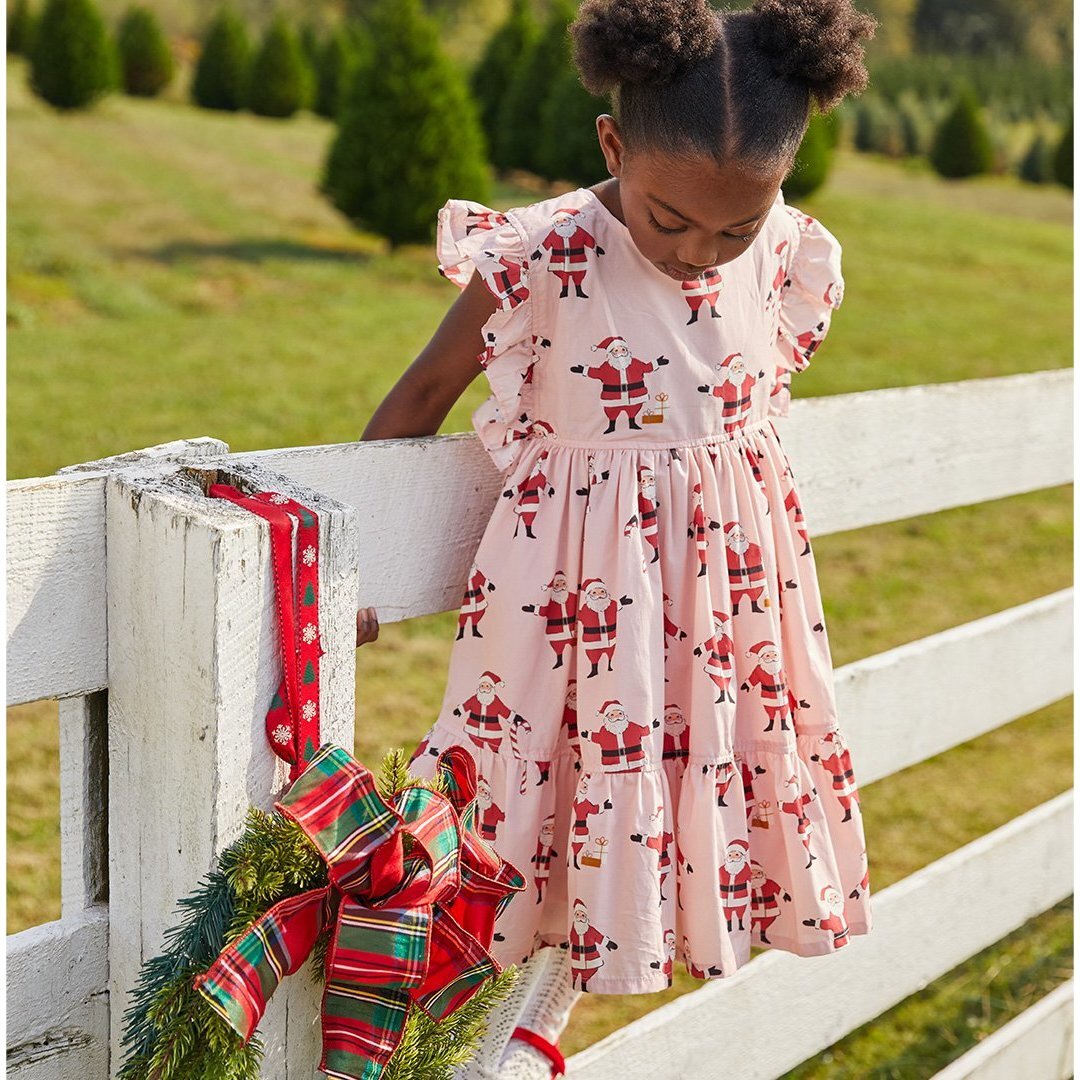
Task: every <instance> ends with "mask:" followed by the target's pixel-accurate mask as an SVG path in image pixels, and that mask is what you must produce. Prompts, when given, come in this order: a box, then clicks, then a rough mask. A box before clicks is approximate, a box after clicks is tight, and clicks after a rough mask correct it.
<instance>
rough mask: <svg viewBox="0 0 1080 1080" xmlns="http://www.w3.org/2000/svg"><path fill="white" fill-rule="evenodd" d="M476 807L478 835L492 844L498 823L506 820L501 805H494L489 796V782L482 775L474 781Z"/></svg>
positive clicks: (495, 836)
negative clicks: (477, 812)
mask: <svg viewBox="0 0 1080 1080" xmlns="http://www.w3.org/2000/svg"><path fill="white" fill-rule="evenodd" d="M476 807H477V810H478V811H479V822H478V823H479V826H480V836H481V837H482V838H483V839H484V840H486V841H487V842H488V843H489V844H492V845H494V843H495V841H496V839H497V834H498V828H499V825H500V824H501V823H502V822H504V821H505V820H506V814H505V813H503V811H502V809H501V807H499V806H496V805H495V800H494V799H493V798H492V796H491V784H490V783H488V781H487V778H486V777H483V776H481V777H479V778H478V779H477V781H476Z"/></svg>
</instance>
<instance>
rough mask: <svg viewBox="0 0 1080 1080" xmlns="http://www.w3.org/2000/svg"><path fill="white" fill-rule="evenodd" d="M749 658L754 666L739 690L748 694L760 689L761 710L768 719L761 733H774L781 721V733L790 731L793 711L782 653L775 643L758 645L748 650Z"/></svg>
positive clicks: (759, 643)
mask: <svg viewBox="0 0 1080 1080" xmlns="http://www.w3.org/2000/svg"><path fill="white" fill-rule="evenodd" d="M746 655H747V656H748V657H750V658H751V659H752V660H754V661H755V665H754V669H753V670H752V671H751V672H750V674H749V676H748V677H747V679H746V681H745V682H744V683H742V684H741V686H740V689H742V690H745V691H747V692H748V693H749V692H750V691H751V689H752V688H753V687H757V688H758V692H759V694H760V697H761V707H762V708H763V709H764V710H765V715H766V716H767V717H768V718H769V722H768V723H767V724H766V725H765V727H763V728H762V729H761V730H762V731H772V729H773V725H774V724H775V723H776V719H777V717H779V718H780V730H781V731H790V730H791V725H790V724H789V723H788V720H789V719H790V717H791V708H790V700H789V695H788V687H787V682H786V681H785V679H784V665H783V661H782V659H781V657H780V649H779V648H778V646H777V645H776V643H775V642H772V641H759V642H757V643H756V644H755V645H752V646H751V647H750V648H749V649H747V650H746Z"/></svg>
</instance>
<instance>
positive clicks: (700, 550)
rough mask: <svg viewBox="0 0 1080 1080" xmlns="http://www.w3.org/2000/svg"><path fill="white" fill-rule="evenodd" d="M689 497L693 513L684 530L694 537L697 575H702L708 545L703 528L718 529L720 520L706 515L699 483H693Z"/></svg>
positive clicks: (703, 573)
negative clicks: (697, 566)
mask: <svg viewBox="0 0 1080 1080" xmlns="http://www.w3.org/2000/svg"><path fill="white" fill-rule="evenodd" d="M690 498H691V500H692V502H693V507H694V514H693V517H692V519H691V522H690V527H689V528H688V529H687V530H686V535H687V536H692V537H693V538H694V544H695V546H696V547H697V556H698V562H699V563H700V566H699V568H698V572H697V576H698V577H703V576H704V575H705V573H706V559H705V552H706V549H707V548H708V546H709V538H708V537H707V536H706V535H705V530H706V529H707V528H708V529H719V528H720V522H719V521H716V520H715V519H713V518H711V517H708V516H707V515H706V513H705V502H704V497H703V496H702V494H701V484H700V483H697V484H695V485H694V488H693V492H692V493H691V496H690Z"/></svg>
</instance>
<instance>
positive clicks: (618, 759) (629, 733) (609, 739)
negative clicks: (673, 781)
mask: <svg viewBox="0 0 1080 1080" xmlns="http://www.w3.org/2000/svg"><path fill="white" fill-rule="evenodd" d="M596 715H597V716H599V717H600V718H601V722H602V726H601V727H600V729H599V730H598V731H584V730H583V731H582V732H581V737H582V738H583V739H588V740H589V742H591V743H593V744H594V745H596V746H598V747H599V748H600V767H601V768H602V769H603V771H604V772H641V770H642V769H643V768H644V767H645V747H644V745H643V744H644V741H645V739H646V738H647V737H648V736H649V735H650V734H651V733H652V731H653V730H655V729H656V728H658V727H659V726H660V721H659V719H655V720H653V722H652V723H651V724H649V725H645V724H636V723H634V722H633V721H632V720H631V719H630V717H629V716H628V715H627V711H626V709H625V708H624V707H623V705H622V704H621V703H620V702H618V701H605V702H604V704H603V705H601V706H600V708H599V709H597V710H596Z"/></svg>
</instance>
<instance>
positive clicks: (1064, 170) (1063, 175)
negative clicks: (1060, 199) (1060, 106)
mask: <svg viewBox="0 0 1080 1080" xmlns="http://www.w3.org/2000/svg"><path fill="white" fill-rule="evenodd" d="M1054 179H1055V180H1057V182H1058V183H1059V184H1064V185H1065V186H1066V187H1067V188H1068V189H1069V190H1070V191H1071V190H1072V186H1073V118H1072V116H1070V117H1069V123H1068V125H1067V126H1066V128H1065V131H1064V133H1063V134H1062V136H1061V141H1060V142H1059V143H1058V144H1057V148H1056V149H1055V151H1054Z"/></svg>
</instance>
